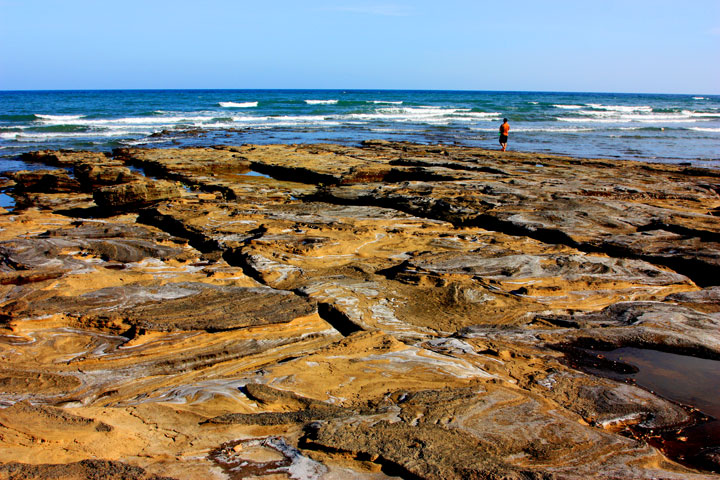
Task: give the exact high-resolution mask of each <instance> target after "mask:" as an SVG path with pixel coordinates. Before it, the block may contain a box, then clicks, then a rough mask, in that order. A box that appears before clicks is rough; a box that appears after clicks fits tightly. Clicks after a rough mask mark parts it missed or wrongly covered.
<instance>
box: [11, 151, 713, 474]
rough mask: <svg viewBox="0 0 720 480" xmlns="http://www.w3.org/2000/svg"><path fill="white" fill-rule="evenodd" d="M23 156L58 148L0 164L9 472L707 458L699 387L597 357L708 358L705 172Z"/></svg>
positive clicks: (523, 162) (693, 464)
mask: <svg viewBox="0 0 720 480" xmlns="http://www.w3.org/2000/svg"><path fill="white" fill-rule="evenodd" d="M25 160H27V161H33V162H39V163H43V164H45V165H48V166H52V167H56V168H60V169H61V170H54V171H35V172H30V173H27V172H15V173H13V174H8V175H7V176H6V177H7V180H6V181H4V182H3V185H5V187H4V188H5V191H6V192H7V193H8V194H10V195H12V196H13V197H14V198H15V200H16V204H15V206H14V207H13V208H12V209H8V210H4V211H2V212H1V214H0V406H2V408H0V438H2V439H3V442H2V444H3V445H2V448H1V449H0V462H1V464H0V478H147V479H151V478H152V479H160V478H177V479H195V478H203V479H205V478H230V479H235V478H268V479H271V478H272V479H277V478H288V479H289V478H294V479H297V478H309V479H325V480H330V479H336V478H343V479H344V478H350V479H373V480H376V479H377V480H380V479H395V478H405V479H418V478H422V479H453V478H457V479H466V478H478V479H480V478H507V479H523V478H527V479H529V478H558V479H560V478H562V479H572V478H631V479H651V478H666V479H681V478H683V479H684V478H697V479H700V478H717V472H718V471H719V470H720V468H719V467H718V462H717V457H718V455H717V452H718V449H720V441H717V440H715V441H714V442H715V443H713V440H712V436H710V437H708V436H707V435H708V432H715V430H713V428H715V427H713V425H715V424H713V423H712V422H713V418H714V417H712V413H711V412H710V411H709V410H711V408H709V407H707V406H706V405H705V404H703V405H702V406H701V405H699V404H698V405H693V403H692V402H691V401H679V400H676V399H675V398H674V397H673V396H672V395H670V394H665V393H662V394H661V393H658V392H655V391H653V389H652V388H648V387H645V386H643V385H642V384H641V383H642V382H640V381H638V382H637V383H635V382H634V380H633V379H632V378H630V376H631V374H632V373H633V372H636V371H637V370H638V368H639V369H643V368H646V367H645V366H643V365H640V366H639V367H638V366H635V365H633V364H628V363H623V362H622V361H618V360H616V359H615V357H612V356H611V355H610V354H609V353H608V354H604V353H603V352H609V351H611V350H613V349H618V348H641V349H651V350H656V351H660V352H669V353H675V354H680V355H686V356H687V355H690V356H695V357H700V358H702V359H705V360H706V361H709V362H714V361H718V360H720V333H718V332H720V328H719V327H720V317H719V316H718V314H719V313H720V295H719V294H718V284H720V275H719V273H720V268H719V267H720V240H718V239H719V238H720V223H719V222H718V217H717V210H718V208H720V193H719V192H720V174H718V173H717V171H713V170H702V169H688V168H685V167H682V166H670V165H655V164H638V163H630V162H618V161H609V160H581V159H572V158H565V157H556V156H550V155H542V154H529V153H513V152H505V154H500V153H499V152H491V151H486V150H481V149H471V148H459V147H452V146H445V145H437V146H432V145H431V146H428V145H415V144H410V143H391V142H385V141H368V142H365V144H364V145H362V146H359V147H345V146H338V145H322V144H319V145H263V146H260V145H243V146H237V147H217V148H193V149H167V150H156V149H135V148H133V149H119V150H116V151H114V152H112V153H108V154H102V153H93V152H69V151H61V152H52V151H44V152H35V153H32V154H27V155H25ZM181 184H182V185H184V187H183V186H182V185H181ZM670 375H672V373H670ZM683 375H686V374H683ZM714 387H715V386H713V385H708V388H714ZM703 408H704V409H705V410H708V411H705V412H703V411H702V409H703ZM713 411H714V410H713ZM703 429H704V430H703ZM697 432H702V435H706V436H705V437H702V438H703V439H705V440H703V442H704V443H702V442H701V443H698V441H697V439H698V438H700V437H698V435H700V433H697ZM711 435H712V433H711ZM707 438H710V440H706V439H707ZM679 443H684V444H686V445H689V447H688V448H684V449H679V448H677V445H678V444H679ZM713 472H715V473H713Z"/></svg>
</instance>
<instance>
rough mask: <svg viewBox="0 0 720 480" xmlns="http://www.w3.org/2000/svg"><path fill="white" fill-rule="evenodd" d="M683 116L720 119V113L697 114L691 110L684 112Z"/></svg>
mask: <svg viewBox="0 0 720 480" xmlns="http://www.w3.org/2000/svg"><path fill="white" fill-rule="evenodd" d="M682 114H683V115H689V116H691V117H720V113H715V112H695V111H691V110H683V111H682Z"/></svg>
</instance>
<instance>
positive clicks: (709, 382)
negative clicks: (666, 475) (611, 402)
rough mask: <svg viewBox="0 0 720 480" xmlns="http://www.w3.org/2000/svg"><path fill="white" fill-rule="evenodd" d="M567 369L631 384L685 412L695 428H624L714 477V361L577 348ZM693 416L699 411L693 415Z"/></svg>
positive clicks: (718, 402) (717, 425) (717, 413)
mask: <svg viewBox="0 0 720 480" xmlns="http://www.w3.org/2000/svg"><path fill="white" fill-rule="evenodd" d="M582 352H583V353H582V354H581V356H582V357H583V358H575V359H573V360H571V364H575V366H577V367H579V368H581V369H582V370H585V371H587V372H589V373H593V374H596V375H601V376H605V377H610V378H613V379H615V380H620V381H626V382H632V383H635V384H637V385H638V386H640V387H642V388H644V389H646V390H648V391H650V392H653V393H655V394H657V395H659V396H661V397H663V398H665V399H668V400H671V401H673V402H676V403H679V404H682V405H684V406H686V407H689V408H688V409H689V410H690V411H691V413H692V416H693V418H694V419H695V423H694V424H693V425H689V426H680V427H678V428H673V429H670V430H668V431H661V432H658V431H648V430H647V429H643V428H641V427H639V426H632V427H629V428H630V430H631V432H628V433H632V435H633V436H639V437H642V438H644V439H645V440H647V442H648V443H650V444H651V445H653V446H654V447H656V448H658V449H660V450H661V451H662V452H663V453H664V454H665V455H667V456H668V457H669V458H672V459H674V460H676V461H678V462H680V463H682V464H685V465H687V466H690V467H694V468H700V469H703V470H709V471H712V472H720V361H717V360H708V359H704V358H697V357H692V356H688V355H678V354H674V353H667V352H661V351H658V350H650V349H642V348H633V347H623V348H618V349H616V350H611V351H598V350H587V349H582ZM698 411H699V412H698Z"/></svg>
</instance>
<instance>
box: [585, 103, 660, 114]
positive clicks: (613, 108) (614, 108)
mask: <svg viewBox="0 0 720 480" xmlns="http://www.w3.org/2000/svg"><path fill="white" fill-rule="evenodd" d="M586 106H588V107H591V108H595V109H597V110H606V111H610V112H652V107H651V106H648V105H603V104H601V103H588V104H587V105H586Z"/></svg>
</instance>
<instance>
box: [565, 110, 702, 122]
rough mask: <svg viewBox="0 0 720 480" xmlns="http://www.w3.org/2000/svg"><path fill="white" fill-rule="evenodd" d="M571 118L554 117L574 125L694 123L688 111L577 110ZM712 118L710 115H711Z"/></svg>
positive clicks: (692, 116)
mask: <svg viewBox="0 0 720 480" xmlns="http://www.w3.org/2000/svg"><path fill="white" fill-rule="evenodd" d="M574 113H575V114H577V115H581V116H573V117H556V118H555V119H556V120H558V121H560V122H576V123H636V122H637V123H694V122H696V121H697V120H696V117H698V116H701V115H696V114H694V113H693V112H690V111H682V112H678V113H653V112H652V111H651V110H650V111H648V110H610V111H602V110H601V111H598V110H577V111H575V112H574ZM711 116H712V114H711Z"/></svg>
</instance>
